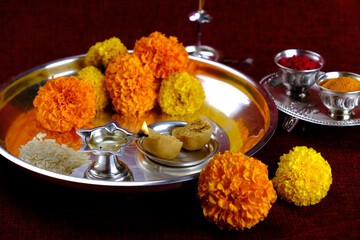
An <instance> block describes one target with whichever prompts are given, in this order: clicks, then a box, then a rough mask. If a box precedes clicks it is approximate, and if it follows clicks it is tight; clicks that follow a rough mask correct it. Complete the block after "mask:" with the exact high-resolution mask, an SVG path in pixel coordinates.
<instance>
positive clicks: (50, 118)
mask: <svg viewBox="0 0 360 240" xmlns="http://www.w3.org/2000/svg"><path fill="white" fill-rule="evenodd" d="M34 107H35V108H36V110H37V112H36V119H37V120H38V121H39V122H40V123H41V124H42V126H43V127H44V128H46V129H48V130H50V131H58V132H66V131H70V130H72V129H78V128H81V127H83V126H84V125H85V124H87V123H89V122H90V121H91V119H92V118H94V117H95V114H96V97H95V94H94V89H93V88H92V87H91V86H90V85H89V84H88V83H86V82H84V81H81V80H79V79H78V78H77V77H74V76H70V77H59V78H56V79H50V80H48V81H47V82H46V84H45V85H44V86H43V87H40V89H39V91H38V94H37V96H36V97H35V99H34Z"/></svg>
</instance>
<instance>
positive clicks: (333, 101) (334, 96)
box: [316, 72, 360, 120]
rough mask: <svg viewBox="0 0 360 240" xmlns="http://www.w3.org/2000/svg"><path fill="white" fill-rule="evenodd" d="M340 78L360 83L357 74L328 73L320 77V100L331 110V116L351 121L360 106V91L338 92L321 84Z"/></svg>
mask: <svg viewBox="0 0 360 240" xmlns="http://www.w3.org/2000/svg"><path fill="white" fill-rule="evenodd" d="M340 76H348V77H352V78H355V79H357V80H358V81H360V75H358V74H355V73H350V72H328V73H324V74H321V75H320V76H318V78H317V79H316V84H317V85H318V86H319V88H320V98H321V101H322V103H323V104H324V105H325V106H326V107H327V108H328V109H329V112H328V114H329V116H330V117H331V118H333V119H336V120H349V119H351V118H353V117H354V116H355V113H354V111H353V110H354V109H355V108H357V107H358V106H359V103H360V91H354V92H338V91H333V90H330V89H327V88H324V87H322V86H321V82H323V81H325V80H327V79H333V78H338V77H340Z"/></svg>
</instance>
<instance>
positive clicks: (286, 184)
mask: <svg viewBox="0 0 360 240" xmlns="http://www.w3.org/2000/svg"><path fill="white" fill-rule="evenodd" d="M272 181H273V183H274V186H275V188H276V191H277V192H278V194H279V195H280V196H281V198H282V199H284V200H286V201H287V202H290V203H294V204H295V205H297V206H310V205H314V204H317V203H319V202H320V200H321V199H323V198H324V197H325V196H326V195H327V192H328V191H329V189H330V185H331V183H332V175H331V168H330V165H329V163H328V162H327V161H326V160H325V159H324V158H323V157H322V156H321V154H320V153H317V152H316V151H315V150H314V149H312V148H307V147H305V146H301V147H294V148H293V150H290V152H289V153H288V154H284V155H282V156H281V157H280V162H279V168H278V169H277V171H276V174H275V177H274V178H273V180H272Z"/></svg>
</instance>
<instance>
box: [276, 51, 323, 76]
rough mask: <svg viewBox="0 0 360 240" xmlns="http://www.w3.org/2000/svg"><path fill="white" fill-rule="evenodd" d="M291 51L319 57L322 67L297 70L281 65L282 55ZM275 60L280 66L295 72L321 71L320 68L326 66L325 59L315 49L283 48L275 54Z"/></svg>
mask: <svg viewBox="0 0 360 240" xmlns="http://www.w3.org/2000/svg"><path fill="white" fill-rule="evenodd" d="M290 51H294V52H296V53H301V54H298V55H307V56H315V57H316V58H318V59H319V60H317V61H319V63H320V67H318V68H314V69H309V70H296V69H292V68H288V67H285V66H283V65H281V64H280V63H279V60H280V57H281V56H283V55H284V53H285V52H290ZM274 62H275V64H276V65H277V66H278V67H279V68H282V69H285V70H287V71H290V72H294V73H311V72H316V71H319V70H320V69H322V68H323V67H324V65H325V59H324V58H323V57H322V56H321V55H320V54H318V53H316V52H313V51H310V50H305V49H286V50H283V51H281V52H278V53H277V54H275V56H274Z"/></svg>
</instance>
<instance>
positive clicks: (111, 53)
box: [85, 37, 128, 68]
mask: <svg viewBox="0 0 360 240" xmlns="http://www.w3.org/2000/svg"><path fill="white" fill-rule="evenodd" d="M127 51H128V50H127V48H126V47H125V45H124V44H123V43H122V42H121V40H120V39H119V38H117V37H112V38H110V39H106V40H105V41H103V42H97V43H96V44H95V45H93V46H91V47H90V48H89V50H88V52H87V54H86V57H85V64H86V65H87V66H95V67H97V68H100V67H101V66H104V67H105V68H106V66H107V65H108V64H109V62H110V61H111V60H112V59H114V58H116V57H117V56H119V55H121V54H123V53H126V52H127Z"/></svg>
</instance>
